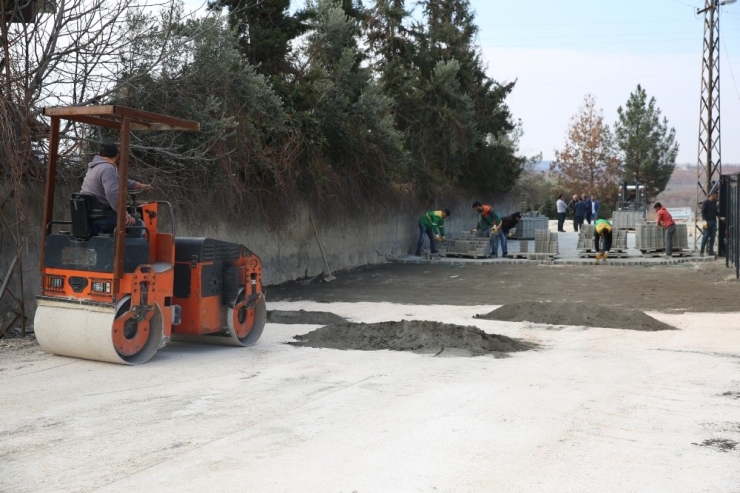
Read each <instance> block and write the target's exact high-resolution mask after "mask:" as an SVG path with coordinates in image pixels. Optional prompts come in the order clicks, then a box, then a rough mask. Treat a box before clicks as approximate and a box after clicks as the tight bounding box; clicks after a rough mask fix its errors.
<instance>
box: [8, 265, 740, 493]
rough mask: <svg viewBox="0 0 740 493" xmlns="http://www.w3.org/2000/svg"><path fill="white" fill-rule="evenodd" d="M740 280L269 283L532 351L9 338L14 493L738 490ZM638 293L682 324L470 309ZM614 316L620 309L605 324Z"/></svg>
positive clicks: (378, 271) (374, 319)
mask: <svg viewBox="0 0 740 493" xmlns="http://www.w3.org/2000/svg"><path fill="white" fill-rule="evenodd" d="M739 290H740V283H739V282H738V281H737V280H736V279H735V276H734V271H732V270H731V269H727V268H726V267H725V265H724V261H704V262H691V263H681V264H655V265H625V266H620V267H612V268H602V267H600V266H595V265H535V264H531V265H519V264H496V265H473V264H470V263H464V262H454V263H449V264H438V265H425V264H398V263H389V264H385V265H380V266H375V267H367V268H362V269H357V270H353V271H350V272H341V273H338V274H337V279H336V280H335V281H333V282H329V283H324V282H321V281H320V280H304V281H297V282H292V283H288V284H285V285H281V286H271V287H268V288H267V299H268V309H270V310H281V311H284V312H285V313H288V312H297V311H298V310H306V311H312V312H313V311H317V312H318V311H320V312H328V313H333V314H336V315H338V316H340V317H344V318H345V319H346V320H348V321H349V322H364V323H367V324H379V323H381V322H387V321H400V320H404V319H405V320H418V321H435V322H443V323H445V324H457V325H462V326H475V327H478V328H480V329H482V330H483V331H485V332H486V333H488V334H498V335H502V336H507V337H508V338H511V339H512V340H515V341H519V342H520V343H522V344H525V343H526V345H527V346H526V347H527V348H528V350H523V351H519V352H510V353H501V354H500V355H498V356H493V355H483V356H475V357H466V356H465V353H464V352H458V353H456V352H451V353H448V352H446V351H433V352H432V351H430V352H419V351H413V352H412V351H389V350H377V351H374V350H343V349H325V348H315V347H297V346H294V345H289V344H287V343H288V342H293V341H294V336H296V335H300V334H307V333H309V332H311V331H313V330H315V329H317V328H319V327H320V325H309V324H305V323H301V319H300V317H299V316H295V317H285V316H283V317H282V318H280V319H281V320H283V321H290V322H291V323H268V324H267V326H266V328H265V331H264V334H263V336H262V339H261V340H260V341H259V343H258V344H257V345H256V346H255V347H253V348H229V347H222V346H203V345H188V344H170V345H168V346H167V347H166V348H164V349H162V350H161V351H160V352H159V353H157V355H156V356H155V357H154V359H153V360H152V361H151V362H149V363H147V364H144V365H141V366H136V367H124V366H119V365H113V364H108V363H97V362H90V361H83V360H74V359H69V358H64V357H58V356H51V355H48V354H46V353H44V352H43V351H42V350H41V349H40V348H39V347H38V346H37V345H35V343H34V342H33V341H32V340H19V339H15V340H14V339H6V340H2V341H0V402H2V406H0V491H2V492H52V491H54V492H56V491H65V492H77V491H79V492H87V491H100V492H124V491H125V492H130V491H159V492H161V491H173V492H175V491H176V492H189V491H192V492H196V491H197V492H202V491H260V492H262V491H264V492H278V491H321V492H325V491H332V492H348V493H349V492H353V491H357V492H368V491H553V492H560V491H584V492H586V491H588V492H590V491H651V492H652V491H672V492H673V491H691V492H694V491H713V492H714V491H738V485H740V467H738V463H739V461H740V316H738V312H740V307H739V306H738V305H740V302H739V299H740V298H739V297H738V292H739ZM546 301H552V302H564V303H566V304H576V305H578V307H580V308H581V309H582V310H584V311H590V312H591V313H593V314H594V317H595V318H596V319H597V320H598V317H599V316H600V314H602V313H610V312H611V311H606V310H602V309H601V308H602V307H609V308H610V309H614V308H616V309H624V310H627V309H639V310H643V311H645V312H646V313H647V314H648V315H651V316H652V317H654V318H655V319H657V320H658V321H660V322H664V323H666V324H668V325H670V326H672V327H674V328H676V329H678V330H657V331H643V330H629V329H626V330H625V329H614V328H603V327H601V326H599V325H598V322H597V323H594V324H593V325H594V326H585V325H547V324H538V323H531V322H528V321H519V322H509V321H506V322H504V321H499V320H490V319H482V318H475V315H481V314H488V313H489V312H491V311H492V310H493V309H495V308H497V307H498V306H500V305H505V304H508V303H522V302H530V303H532V307H531V310H532V311H533V313H534V312H535V311H537V310H547V309H548V306H549V305H547V304H544V303H541V302H546ZM605 325H606V324H605Z"/></svg>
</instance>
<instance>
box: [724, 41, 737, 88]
mask: <svg viewBox="0 0 740 493" xmlns="http://www.w3.org/2000/svg"><path fill="white" fill-rule="evenodd" d="M722 50H723V51H724V52H725V58H726V59H727V65H728V66H729V67H730V75H731V76H732V84H733V85H734V86H735V94H737V99H740V92H739V91H738V90H737V82H736V81H735V72H734V71H733V70H732V62H731V61H730V60H731V58H730V55H729V53H727V43H726V42H725V38H722Z"/></svg>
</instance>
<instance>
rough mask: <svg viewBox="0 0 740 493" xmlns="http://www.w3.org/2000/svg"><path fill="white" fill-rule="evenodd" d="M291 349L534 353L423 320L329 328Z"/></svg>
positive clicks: (520, 344) (518, 344) (516, 343)
mask: <svg viewBox="0 0 740 493" xmlns="http://www.w3.org/2000/svg"><path fill="white" fill-rule="evenodd" d="M295 339H296V342H290V343H288V344H292V345H294V346H309V347H317V348H331V349H356V350H361V351H373V350H378V349H389V350H392V351H413V352H419V353H432V354H437V353H441V352H443V351H444V353H445V355H456V356H480V355H483V354H492V355H494V356H497V357H503V356H505V355H506V353H510V352H516V351H527V350H530V349H535V348H536V347H537V345H536V344H533V343H530V342H526V341H521V340H517V339H512V338H510V337H505V336H501V335H492V334H486V333H485V332H483V331H482V330H480V329H479V328H477V327H471V326H462V325H453V324H443V323H440V322H430V321H423V320H402V321H400V322H381V323H377V324H362V323H360V324H353V323H343V324H332V325H327V326H326V327H322V328H320V329H316V330H314V331H311V332H309V333H308V334H304V335H298V336H295Z"/></svg>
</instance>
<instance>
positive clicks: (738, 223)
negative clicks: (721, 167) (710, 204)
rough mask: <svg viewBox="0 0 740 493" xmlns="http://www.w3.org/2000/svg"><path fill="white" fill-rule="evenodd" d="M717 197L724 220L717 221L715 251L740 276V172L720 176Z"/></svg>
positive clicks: (720, 214) (720, 213)
mask: <svg viewBox="0 0 740 493" xmlns="http://www.w3.org/2000/svg"><path fill="white" fill-rule="evenodd" d="M719 197H720V200H719V216H720V217H723V218H725V220H724V221H722V220H720V221H718V222H717V233H718V236H719V237H718V239H719V245H717V246H718V251H717V253H718V254H719V256H720V257H722V256H724V257H725V264H726V265H727V267H732V268H733V269H734V270H735V276H736V277H738V278H740V173H735V174H732V175H722V176H720V179H719Z"/></svg>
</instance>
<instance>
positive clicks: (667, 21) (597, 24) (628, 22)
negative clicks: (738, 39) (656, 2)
mask: <svg viewBox="0 0 740 493" xmlns="http://www.w3.org/2000/svg"><path fill="white" fill-rule="evenodd" d="M677 22H696V20H695V19H675V20H655V21H609V22H539V23H533V22H527V23H521V24H478V27H479V28H480V27H552V26H609V25H623V24H673V23H677Z"/></svg>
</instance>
